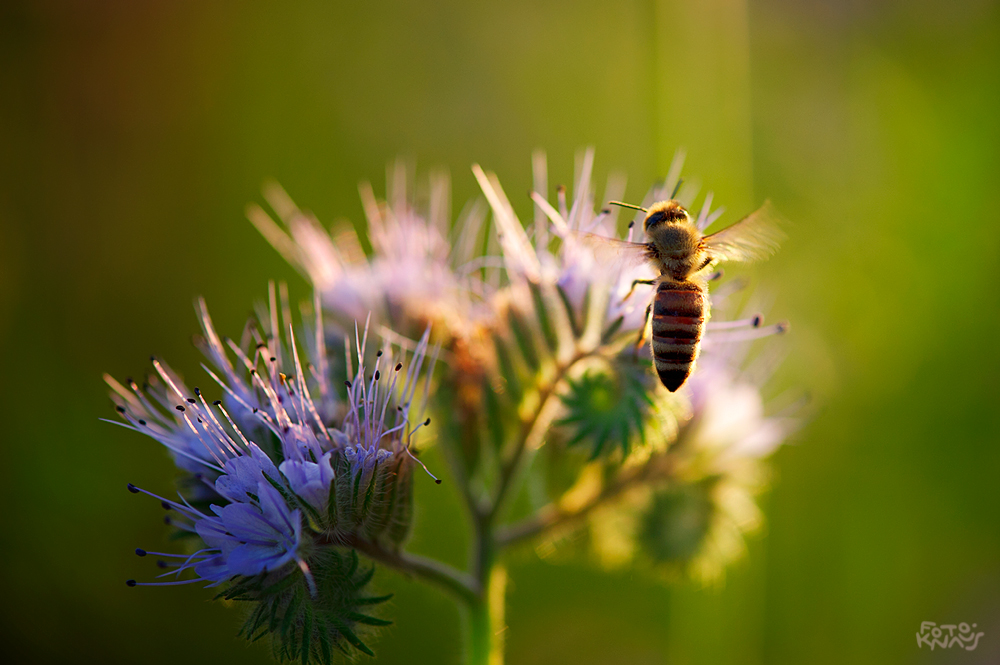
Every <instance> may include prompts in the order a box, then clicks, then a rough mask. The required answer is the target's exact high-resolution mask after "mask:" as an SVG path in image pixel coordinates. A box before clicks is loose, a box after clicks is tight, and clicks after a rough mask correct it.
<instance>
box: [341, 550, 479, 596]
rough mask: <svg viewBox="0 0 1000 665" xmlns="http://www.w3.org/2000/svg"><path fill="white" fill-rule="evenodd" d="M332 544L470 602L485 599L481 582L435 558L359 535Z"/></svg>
mask: <svg viewBox="0 0 1000 665" xmlns="http://www.w3.org/2000/svg"><path fill="white" fill-rule="evenodd" d="M330 544H331V545H340V546H347V547H352V548H354V549H356V550H358V551H359V552H361V553H362V554H364V555H365V556H367V557H368V558H370V559H372V560H374V561H378V562H380V563H383V564H385V565H387V566H389V567H390V568H395V569H396V570H398V571H399V572H401V573H403V574H404V575H410V576H412V577H417V578H420V579H421V580H423V581H425V582H428V583H430V584H433V585H435V586H437V587H439V588H441V589H444V590H445V591H447V592H449V593H451V594H452V595H454V596H456V597H457V598H458V599H459V600H461V601H462V602H464V603H465V604H466V605H471V604H474V603H477V602H479V599H480V598H482V595H483V593H482V588H483V587H481V586H480V584H479V582H478V581H477V580H476V579H475V578H473V577H472V576H471V575H469V574H467V573H463V572H461V571H459V570H455V569H454V568H452V567H451V566H449V565H448V564H445V563H441V562H440V561H436V560H435V559H429V558H427V557H423V556H420V555H418V554H409V553H407V552H401V551H396V550H389V549H386V548H384V547H382V546H381V545H379V544H378V543H373V542H371V541H368V540H364V539H361V538H357V537H355V536H342V537H340V538H338V539H337V540H336V541H331V542H330Z"/></svg>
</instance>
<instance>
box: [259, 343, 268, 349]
mask: <svg viewBox="0 0 1000 665" xmlns="http://www.w3.org/2000/svg"><path fill="white" fill-rule="evenodd" d="M265 346H267V344H265V343H264V342H261V343H260V344H258V345H257V348H258V349H263V348H264V347H265Z"/></svg>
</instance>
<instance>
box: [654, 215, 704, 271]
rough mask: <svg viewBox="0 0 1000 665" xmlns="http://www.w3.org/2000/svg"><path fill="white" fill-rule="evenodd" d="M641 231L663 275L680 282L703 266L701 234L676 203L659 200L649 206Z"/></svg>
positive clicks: (689, 217)
mask: <svg viewBox="0 0 1000 665" xmlns="http://www.w3.org/2000/svg"><path fill="white" fill-rule="evenodd" d="M644 228H645V230H646V237H647V239H648V241H649V244H650V246H651V248H652V250H653V254H654V256H655V261H656V263H657V267H658V268H659V269H660V272H661V273H662V274H663V275H665V276H667V277H669V278H671V279H673V280H674V281H679V282H680V281H684V280H686V279H687V278H688V277H690V276H691V275H692V274H693V273H695V272H697V271H699V270H701V268H703V267H704V266H705V262H706V258H707V257H706V254H705V252H704V250H703V249H702V246H701V244H702V243H701V240H702V235H701V232H700V231H699V230H698V228H697V227H696V226H695V225H694V223H693V222H692V221H691V216H690V215H688V212H687V210H685V209H684V208H683V207H682V206H681V205H680V204H679V203H677V202H676V201H660V202H659V203H656V204H654V205H653V206H651V207H650V208H649V213H648V214H647V215H646V221H645V223H644Z"/></svg>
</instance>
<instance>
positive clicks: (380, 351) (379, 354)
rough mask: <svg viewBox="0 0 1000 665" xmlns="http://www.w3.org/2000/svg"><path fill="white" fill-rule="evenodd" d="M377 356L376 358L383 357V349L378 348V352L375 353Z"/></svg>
mask: <svg viewBox="0 0 1000 665" xmlns="http://www.w3.org/2000/svg"><path fill="white" fill-rule="evenodd" d="M375 357H376V358H381V357H382V349H379V350H378V353H376V354H375Z"/></svg>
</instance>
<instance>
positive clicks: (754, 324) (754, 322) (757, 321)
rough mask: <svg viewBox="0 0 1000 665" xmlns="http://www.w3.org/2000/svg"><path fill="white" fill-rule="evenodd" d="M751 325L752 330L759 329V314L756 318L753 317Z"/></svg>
mask: <svg viewBox="0 0 1000 665" xmlns="http://www.w3.org/2000/svg"><path fill="white" fill-rule="evenodd" d="M752 325H753V327H754V328H759V327H760V314H758V315H757V316H755V317H753V324H752Z"/></svg>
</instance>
